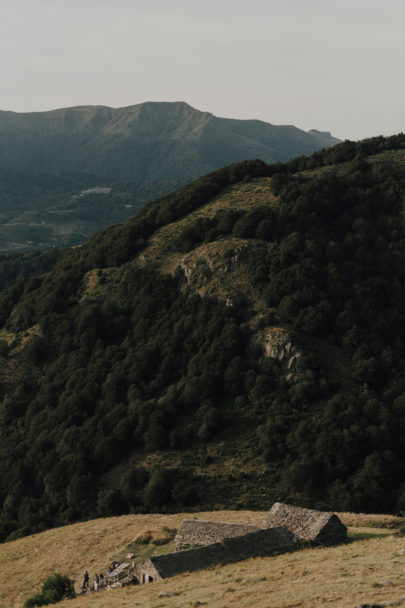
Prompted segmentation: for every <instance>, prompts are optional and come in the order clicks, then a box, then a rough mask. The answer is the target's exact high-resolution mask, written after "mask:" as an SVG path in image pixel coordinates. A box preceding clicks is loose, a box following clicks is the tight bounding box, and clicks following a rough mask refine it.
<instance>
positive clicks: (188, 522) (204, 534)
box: [174, 519, 260, 551]
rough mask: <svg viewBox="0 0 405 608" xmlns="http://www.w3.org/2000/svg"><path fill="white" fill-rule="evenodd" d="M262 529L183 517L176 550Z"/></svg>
mask: <svg viewBox="0 0 405 608" xmlns="http://www.w3.org/2000/svg"><path fill="white" fill-rule="evenodd" d="M259 530H260V528H259V527H257V526H249V525H246V524H230V523H223V522H216V521H204V520H202V519H183V522H182V524H181V527H180V529H179V531H178V532H177V534H176V538H175V539H174V543H175V545H176V551H184V550H186V549H193V548H195V547H204V546H206V545H212V544H214V543H218V542H220V541H221V540H224V538H233V537H234V536H243V535H244V534H251V533H252V532H258V531H259Z"/></svg>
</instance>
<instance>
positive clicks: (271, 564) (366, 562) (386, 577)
mask: <svg viewBox="0 0 405 608" xmlns="http://www.w3.org/2000/svg"><path fill="white" fill-rule="evenodd" d="M193 515H197V516H198V517H199V518H201V519H210V520H220V521H221V520H222V521H229V522H240V521H243V522H248V523H252V524H258V523H260V522H261V520H262V519H263V516H264V513H263V512H252V511H222V512H210V513H198V514H193ZM185 516H186V515H185V514H176V515H127V516H123V517H113V518H109V519H98V520H93V521H89V522H85V523H79V524H74V525H71V526H66V527H64V528H57V529H53V530H48V531H46V532H43V533H41V534H37V535H33V536H30V537H28V538H24V539H20V540H17V541H14V542H11V543H6V544H3V545H0V572H1V580H2V584H1V586H0V606H1V607H2V608H17V607H21V606H22V604H23V602H24V600H25V599H26V598H27V597H28V596H30V595H32V594H33V593H34V592H36V591H37V590H39V589H40V585H41V582H42V581H43V580H44V579H45V578H46V577H47V576H48V575H50V574H51V573H52V572H55V571H59V572H62V573H64V574H68V575H69V576H70V577H72V578H74V579H76V581H77V585H76V587H78V586H79V585H80V583H81V581H82V576H83V573H84V571H85V570H86V569H87V570H88V571H89V573H90V577H91V578H92V577H93V576H94V573H95V572H100V571H105V570H106V569H107V567H108V565H109V563H110V561H111V560H112V559H116V558H119V557H121V556H123V555H125V549H126V547H127V546H128V545H131V543H133V541H134V540H135V539H136V538H137V537H140V536H142V535H144V534H145V533H146V532H151V533H152V535H153V536H157V537H159V536H161V535H162V533H163V530H162V529H163V527H164V526H166V527H168V528H177V527H178V526H179V525H180V522H181V520H182V519H183V518H184V517H185ZM341 517H342V520H343V521H344V522H345V523H346V524H347V525H350V526H351V528H350V535H351V537H352V539H354V540H353V542H352V543H349V544H347V545H344V546H340V547H334V548H322V549H320V548H317V549H306V550H302V551H298V552H296V553H292V554H286V555H281V556H278V557H269V558H259V559H251V560H247V561H244V562H240V563H238V564H233V565H228V566H223V567H216V568H214V569H212V570H207V571H202V572H196V573H193V574H183V575H181V576H177V577H174V578H171V579H167V580H165V581H160V582H156V583H154V584H153V585H149V586H144V587H131V588H126V589H117V590H114V591H112V592H106V591H105V592H100V593H97V594H91V595H89V596H87V597H78V598H77V599H76V600H71V601H66V602H62V603H60V604H59V606H61V608H63V607H64V606H66V607H68V606H69V607H70V608H76V607H77V608H87V607H90V608H91V607H93V608H110V607H111V608H112V607H115V606H120V608H127V607H128V608H129V607H130V606H131V607H132V606H148V607H151V608H158V607H162V606H169V607H170V606H173V607H176V608H181V607H190V606H201V605H204V604H207V605H209V606H210V607H212V608H225V607H226V606H229V607H231V606H241V607H245V606H246V607H248V606H255V607H256V608H265V607H266V608H268V607H269V606H271V607H272V608H287V607H290V608H292V607H293V606H297V607H298V606H303V607H308V608H309V607H311V608H312V607H316V606H325V604H326V603H328V605H329V604H330V605H332V606H339V607H341V608H345V607H351V608H352V607H353V606H354V605H359V604H362V603H364V602H371V601H374V602H378V601H381V600H383V599H384V600H388V599H389V600H391V599H396V598H399V597H401V596H402V595H404V594H405V582H404V580H403V578H402V581H401V577H402V573H403V568H404V565H405V555H398V551H400V550H401V549H403V548H405V538H401V537H396V536H394V533H395V528H385V527H383V526H386V525H390V526H395V525H399V524H400V523H401V520H399V518H394V517H392V516H383V515H377V516H373V515H354V514H341ZM375 526H381V527H375ZM366 537H368V538H366ZM358 538H360V539H361V540H357V539H358ZM355 539H356V540H355ZM166 550H167V547H166ZM164 551H165V547H164V546H163V547H157V549H156V552H157V553H160V552H164ZM384 581H391V582H390V584H388V583H386V584H383V585H381V586H380V585H379V584H380V583H383V582H384ZM163 590H170V591H172V592H174V593H179V595H178V596H175V597H172V598H160V597H159V593H160V592H161V591H163ZM198 602H200V603H198Z"/></svg>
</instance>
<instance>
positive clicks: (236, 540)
mask: <svg viewBox="0 0 405 608" xmlns="http://www.w3.org/2000/svg"><path fill="white" fill-rule="evenodd" d="M294 543H295V537H294V535H293V534H292V533H291V532H290V531H289V530H287V528H285V527H283V526H279V527H275V528H270V529H267V530H259V531H256V532H251V533H249V534H244V535H243V536H235V537H233V538H225V539H223V540H222V541H221V542H217V543H214V544H211V545H207V546H203V547H197V548H195V549H188V550H186V551H176V552H175V553H166V554H165V555H154V556H152V557H150V558H149V559H147V560H146V561H145V562H143V563H142V564H141V565H140V566H138V568H137V569H136V571H135V575H136V577H137V579H138V581H139V582H140V583H141V584H144V583H151V582H153V581H156V580H159V579H162V578H168V577H170V576H176V575H177V574H182V573H183V572H194V571H196V570H203V569H205V568H210V567H211V566H217V565H224V564H230V563H233V562H238V561H242V560H244V559H249V558H250V557H263V556H269V555H276V554H278V553H282V552H284V551H288V550H290V549H292V548H293V546H294Z"/></svg>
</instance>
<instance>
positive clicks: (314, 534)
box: [262, 502, 347, 545]
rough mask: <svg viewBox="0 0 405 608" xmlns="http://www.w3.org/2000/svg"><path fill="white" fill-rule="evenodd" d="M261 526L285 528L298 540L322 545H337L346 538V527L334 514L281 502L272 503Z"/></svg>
mask: <svg viewBox="0 0 405 608" xmlns="http://www.w3.org/2000/svg"><path fill="white" fill-rule="evenodd" d="M262 526H263V528H272V527H273V526H286V527H287V528H288V529H289V530H290V531H291V532H292V533H293V534H295V535H296V536H297V538H298V539H300V540H308V541H314V542H317V543H319V544H322V545H334V544H338V543H341V542H344V541H345V540H346V538H347V528H346V526H344V525H343V524H342V522H341V521H340V519H339V518H338V516H337V515H335V514H334V513H330V512H329V511H316V510H315V509H305V508H304V507H294V506H293V505H287V504H284V503H282V502H276V503H274V505H273V506H272V508H271V509H270V511H269V513H268V515H267V517H266V518H265V519H264V521H263V523H262Z"/></svg>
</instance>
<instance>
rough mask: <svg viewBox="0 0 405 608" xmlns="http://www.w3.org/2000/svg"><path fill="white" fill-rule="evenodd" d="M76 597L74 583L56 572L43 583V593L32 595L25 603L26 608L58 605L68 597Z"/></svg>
mask: <svg viewBox="0 0 405 608" xmlns="http://www.w3.org/2000/svg"><path fill="white" fill-rule="evenodd" d="M74 596H75V591H74V587H73V581H72V580H71V579H70V578H69V577H68V576H66V575H65V574H59V573H58V572H55V574H52V576H48V578H47V579H46V580H45V581H44V582H43V584H42V591H41V593H36V594H35V595H32V596H31V597H30V598H28V599H27V600H26V601H25V602H24V608H34V606H47V605H48V604H56V603H57V602H60V601H61V600H63V599H65V598H66V597H69V598H72V597H74Z"/></svg>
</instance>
